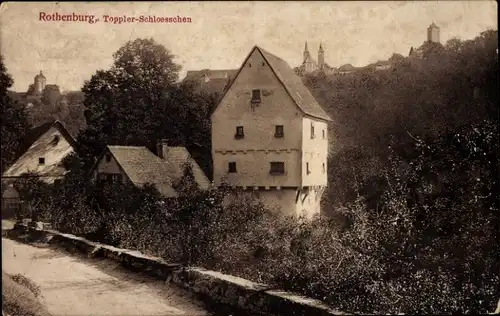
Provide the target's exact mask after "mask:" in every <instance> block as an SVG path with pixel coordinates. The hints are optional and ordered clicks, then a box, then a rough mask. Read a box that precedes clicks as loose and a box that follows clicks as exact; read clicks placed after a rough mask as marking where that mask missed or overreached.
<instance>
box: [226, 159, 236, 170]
mask: <svg viewBox="0 0 500 316" xmlns="http://www.w3.org/2000/svg"><path fill="white" fill-rule="evenodd" d="M227 172H228V173H236V162H234V161H231V162H230V163H228V171H227Z"/></svg>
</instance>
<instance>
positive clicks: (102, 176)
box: [97, 173, 123, 183]
mask: <svg viewBox="0 0 500 316" xmlns="http://www.w3.org/2000/svg"><path fill="white" fill-rule="evenodd" d="M97 180H98V181H99V182H108V183H113V182H114V183H119V182H122V180H123V177H122V175H121V174H119V173H99V174H98V175H97Z"/></svg>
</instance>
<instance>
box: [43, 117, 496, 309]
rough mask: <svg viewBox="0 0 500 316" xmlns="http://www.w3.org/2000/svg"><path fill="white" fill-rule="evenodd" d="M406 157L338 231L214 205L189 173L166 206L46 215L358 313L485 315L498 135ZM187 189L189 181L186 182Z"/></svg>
mask: <svg viewBox="0 0 500 316" xmlns="http://www.w3.org/2000/svg"><path fill="white" fill-rule="evenodd" d="M414 138H415V143H414V147H413V148H412V149H411V150H410V149H408V148H406V147H405V151H404V152H401V148H398V147H397V146H392V150H393V155H392V158H391V164H390V165H388V167H387V168H386V169H385V170H384V173H382V176H381V178H380V179H379V181H385V182H384V186H383V187H386V188H387V189H386V190H384V192H383V194H382V198H381V199H380V200H379V203H378V204H377V205H376V207H371V206H370V205H369V203H366V199H365V198H364V197H363V196H359V198H358V199H356V200H355V201H354V202H353V203H350V204H346V205H344V206H343V207H341V208H339V209H337V214H338V216H339V217H340V218H343V219H344V224H343V225H342V224H340V223H339V221H334V220H329V219H325V218H317V219H315V220H314V221H313V222H312V223H306V222H301V221H299V220H295V219H290V218H283V217H281V216H280V215H279V214H278V213H276V212H273V211H271V210H267V209H266V208H265V207H264V206H263V205H262V204H261V203H260V202H259V201H258V200H254V199H249V198H243V197H242V198H241V199H240V200H238V201H236V202H233V203H231V204H229V205H225V206H224V203H223V200H224V196H225V194H226V193H227V192H226V191H225V189H223V190H214V189H211V190H208V191H202V190H199V189H198V188H197V187H196V186H195V185H193V182H192V181H191V180H192V175H191V174H190V171H189V168H187V169H186V175H185V177H184V178H183V179H182V180H181V181H180V182H179V183H177V184H176V187H177V190H178V191H179V192H180V193H179V196H178V197H177V198H175V199H170V200H161V199H159V196H158V195H157V192H156V190H155V189H154V188H153V187H146V188H143V189H137V188H134V187H129V186H126V185H121V187H116V186H101V185H96V186H93V185H87V186H86V187H84V188H83V189H82V188H81V186H82V185H77V184H75V183H71V182H67V183H63V185H62V186H61V187H60V188H58V189H57V194H56V195H55V197H56V198H54V199H53V200H52V201H51V202H50V203H51V207H50V208H47V209H51V210H52V211H51V212H48V214H46V215H45V217H47V218H49V219H50V220H51V221H52V223H53V225H54V226H55V227H56V228H57V229H60V230H62V231H66V232H72V233H75V234H78V235H84V236H87V237H89V238H92V239H94V240H99V241H102V242H107V243H112V244H114V245H118V246H121V247H127V248H134V249H138V250H141V251H144V252H146V253H150V254H154V255H160V256H162V257H164V258H165V259H166V260H168V261H170V262H180V263H185V264H190V265H201V266H204V267H206V268H210V269H216V270H220V271H224V272H226V273H231V274H234V275H238V276H242V277H245V278H248V279H251V280H254V281H257V282H265V283H268V284H273V285H276V286H279V287H282V288H285V289H287V290H292V291H296V292H299V293H302V294H305V295H308V296H312V297H315V298H318V299H321V300H323V301H325V302H328V303H329V304H331V305H332V306H334V307H335V308H338V309H340V310H346V311H360V312H367V313H399V312H403V313H410V314H411V313H447V314H448V313H457V312H458V313H486V312H490V311H492V310H494V304H495V302H496V300H497V299H498V297H500V292H499V286H498V285H499V276H498V271H499V268H500V267H499V262H498V257H499V253H500V252H499V247H498V242H497V241H498V240H499V239H500V236H499V231H500V229H499V226H498V225H499V223H500V218H499V201H498V197H497V196H496V195H495V194H494V192H498V191H499V184H498V177H497V174H498V170H499V161H498V133H496V127H495V126H493V125H491V124H489V123H487V122H485V123H484V124H482V125H478V126H472V127H470V128H465V129H463V130H460V132H458V131H454V132H452V133H449V134H448V135H447V136H446V137H440V138H434V139H425V140H423V139H420V138H417V137H414ZM190 179H191V180H190Z"/></svg>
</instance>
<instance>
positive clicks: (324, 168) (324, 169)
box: [323, 162, 326, 173]
mask: <svg viewBox="0 0 500 316" xmlns="http://www.w3.org/2000/svg"><path fill="white" fill-rule="evenodd" d="M325 171H326V167H325V163H324V162H323V173H325Z"/></svg>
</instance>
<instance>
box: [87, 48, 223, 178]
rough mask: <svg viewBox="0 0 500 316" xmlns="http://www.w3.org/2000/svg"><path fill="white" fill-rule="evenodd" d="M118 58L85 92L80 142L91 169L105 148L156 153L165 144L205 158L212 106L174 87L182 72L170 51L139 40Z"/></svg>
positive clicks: (187, 89)
mask: <svg viewBox="0 0 500 316" xmlns="http://www.w3.org/2000/svg"><path fill="white" fill-rule="evenodd" d="M113 57H114V59H115V61H114V63H113V65H112V67H111V68H110V69H109V70H99V71H97V73H96V74H94V75H93V76H92V78H91V79H90V80H89V81H87V82H86V83H85V85H84V87H83V89H82V91H83V93H84V94H85V101H84V105H85V119H86V123H87V129H86V130H85V131H84V132H83V133H82V134H81V137H79V142H80V144H81V145H82V153H81V157H82V159H83V161H84V162H85V166H86V168H89V167H90V166H92V164H93V159H94V157H95V156H96V155H98V154H99V153H100V151H101V150H102V149H103V147H104V146H105V145H106V144H117V145H118V144H119V145H140V146H147V147H149V148H150V149H154V148H155V143H156V141H157V140H159V139H161V138H166V139H168V141H169V145H174V146H186V147H188V149H190V150H191V149H194V150H195V151H196V150H198V151H200V149H199V148H201V152H203V154H202V155H205V156H206V155H207V153H209V152H210V142H209V138H208V137H209V136H207V135H209V134H210V133H209V126H210V125H209V112H210V111H209V110H210V109H211V108H212V105H211V102H213V100H211V99H210V98H208V97H206V96H200V95H197V94H195V93H194V91H193V90H192V89H191V87H189V85H181V86H177V85H175V84H174V83H175V81H176V80H177V79H178V77H179V70H180V66H179V65H177V64H176V63H175V62H174V61H173V57H174V56H173V55H172V54H171V53H170V51H169V50H168V49H166V48H165V47H163V46H162V45H160V44H158V43H156V42H155V41H154V40H152V39H136V40H134V41H130V42H128V43H127V44H125V45H124V46H123V47H121V48H120V49H119V50H118V51H117V52H116V53H115V54H114V55H113ZM193 156H196V155H193ZM198 156H199V154H198Z"/></svg>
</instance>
